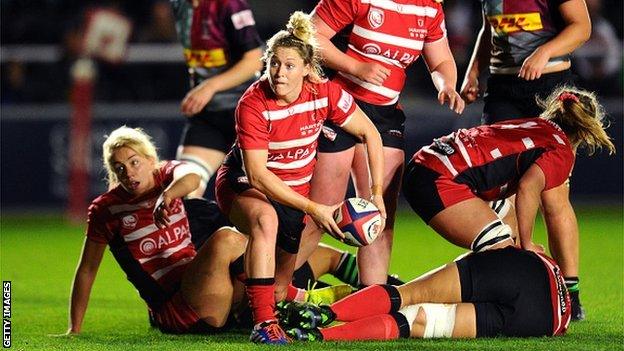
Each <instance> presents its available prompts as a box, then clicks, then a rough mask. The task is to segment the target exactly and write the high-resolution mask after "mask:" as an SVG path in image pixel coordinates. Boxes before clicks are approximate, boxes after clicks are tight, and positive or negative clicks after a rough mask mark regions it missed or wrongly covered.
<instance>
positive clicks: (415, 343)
mask: <svg viewBox="0 0 624 351" xmlns="http://www.w3.org/2000/svg"><path fill="white" fill-rule="evenodd" d="M577 215H578V218H579V224H580V231H581V273H580V276H581V300H582V302H583V304H584V306H585V308H586V311H587V320H586V321H583V322H578V323H573V324H571V326H570V328H569V330H568V334H567V335H566V336H565V337H557V338H529V339H513V338H512V339H481V340H400V341H391V342H344V343H323V344H318V343H295V344H292V345H289V346H285V347H284V348H285V349H294V350H318V349H319V348H321V347H322V348H326V349H331V350H406V349H418V350H506V349H516V350H520V349H522V350H549V351H550V350H553V351H554V350H609V351H612V350H624V300H623V296H624V284H623V281H624V280H623V278H624V259H623V256H624V245H623V243H624V236H623V233H624V232H623V224H622V208H621V207H617V206H616V207H602V208H596V207H593V208H589V207H586V208H580V209H578V211H577ZM538 222H539V220H538ZM396 228H397V232H396V234H395V244H394V252H393V256H392V265H391V271H392V272H393V273H398V274H399V275H400V276H401V278H402V279H405V280H409V279H411V278H413V277H416V276H418V275H420V274H422V273H424V272H426V271H428V270H429V269H431V268H434V267H436V266H439V265H440V264H443V263H445V262H447V261H450V260H452V259H453V258H455V257H456V256H457V255H459V254H460V253H462V252H463V251H462V250H461V249H459V248H457V247H455V246H453V245H451V244H449V243H447V242H446V241H444V240H443V239H442V238H440V237H439V236H438V235H437V234H435V233H433V232H432V231H431V229H429V228H428V227H427V226H425V225H424V224H423V223H422V221H421V220H420V219H418V218H417V217H416V215H414V214H412V213H408V212H403V213H401V214H400V215H399V216H398V221H397V225H396ZM0 230H1V231H0V235H1V236H0V238H1V247H0V254H1V256H0V257H1V258H0V259H1V261H0V263H1V265H0V267H1V275H2V280H10V281H11V282H12V316H11V319H10V320H11V323H12V343H13V345H12V348H13V349H16V350H146V349H149V350H252V349H258V348H265V349H266V348H270V346H258V345H253V344H251V343H250V342H249V341H248V333H247V332H244V333H243V332H240V333H228V334H222V335H207V336H203V335H190V336H171V335H163V334H161V333H160V332H158V331H156V330H153V329H150V328H149V326H148V323H147V313H146V309H145V305H144V303H143V302H142V301H141V300H140V298H139V296H138V294H137V293H136V291H135V290H134V289H133V288H132V287H131V285H130V284H129V283H128V282H127V281H126V279H125V277H124V275H123V272H122V271H121V269H119V268H118V266H117V264H116V262H115V261H114V260H113V258H112V256H111V255H110V253H109V252H108V251H107V253H106V254H105V256H104V260H103V262H102V265H101V267H100V271H99V273H98V277H97V279H96V281H95V285H94V286H93V290H92V292H91V299H90V303H89V308H88V310H87V314H86V316H85V320H84V323H83V331H82V334H81V335H79V336H72V337H54V336H51V335H53V334H60V333H63V332H64V331H65V330H66V328H67V315H68V307H67V306H68V299H69V291H70V284H71V281H72V278H73V273H74V270H75V267H76V264H77V260H78V255H79V253H80V249H81V245H82V240H83V232H84V226H72V225H69V224H67V223H65V222H64V221H63V220H62V219H61V218H60V217H55V216H39V217H32V216H29V217H27V216H6V215H5V216H3V218H2V219H1V222H0ZM536 230H537V232H536V239H537V240H536V241H538V242H540V243H544V244H545V243H546V240H545V234H544V230H543V225H542V224H541V223H538V224H537V226H536ZM326 242H327V243H331V244H333V245H336V246H340V245H339V244H338V243H337V242H336V241H334V240H332V239H331V238H328V239H326ZM340 247H343V248H344V246H340ZM510 274H513V272H510Z"/></svg>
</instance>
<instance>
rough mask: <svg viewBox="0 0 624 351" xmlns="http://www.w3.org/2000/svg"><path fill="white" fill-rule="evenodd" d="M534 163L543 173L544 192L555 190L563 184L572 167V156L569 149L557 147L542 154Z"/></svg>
mask: <svg viewBox="0 0 624 351" xmlns="http://www.w3.org/2000/svg"><path fill="white" fill-rule="evenodd" d="M535 163H536V164H537V165H538V166H539V167H540V168H541V169H542V172H544V177H545V179H546V184H545V186H544V191H546V190H550V189H552V188H556V187H558V186H559V185H561V184H563V183H564V182H565V181H566V180H567V179H568V177H570V173H572V167H573V166H574V154H573V153H572V151H571V150H570V149H569V148H564V147H557V148H555V149H551V150H548V151H546V152H544V153H543V154H542V155H541V156H540V157H539V158H538V159H537V160H535Z"/></svg>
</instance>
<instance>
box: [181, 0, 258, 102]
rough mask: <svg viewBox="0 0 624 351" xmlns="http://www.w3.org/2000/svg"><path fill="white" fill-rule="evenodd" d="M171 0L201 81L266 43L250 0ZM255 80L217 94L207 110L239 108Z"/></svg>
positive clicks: (191, 65)
mask: <svg viewBox="0 0 624 351" xmlns="http://www.w3.org/2000/svg"><path fill="white" fill-rule="evenodd" d="M170 1H171V4H172V6H173V10H174V14H175V17H176V30H177V32H178V37H179V39H180V42H181V43H182V46H183V47H184V58H185V59H186V64H187V66H188V67H189V73H191V74H192V75H193V76H195V77H196V78H197V80H198V81H202V80H204V79H207V78H210V77H213V76H215V75H218V74H221V73H222V72H223V71H225V70H227V69H229V68H230V67H231V66H232V65H234V64H235V63H236V62H238V61H239V60H240V59H241V58H242V56H243V54H245V52H247V51H249V50H252V49H255V48H258V47H260V46H262V41H261V40H260V36H259V35H258V31H257V30H256V26H255V24H256V22H255V20H254V16H253V13H252V12H251V9H250V8H249V5H248V4H247V1H246V0H202V1H200V2H199V5H198V6H197V7H196V8H193V6H192V5H191V1H188V0H170ZM252 82H253V79H252V80H249V81H247V82H244V83H242V84H240V85H239V86H237V87H235V88H232V89H230V90H227V91H223V92H219V93H217V94H215V96H214V97H213V98H212V100H211V101H210V103H209V104H208V106H206V109H208V110H220V109H227V108H234V107H236V103H237V101H238V99H239V98H240V96H241V95H242V94H243V93H244V92H245V89H247V87H248V86H249V85H250V84H251V83H252Z"/></svg>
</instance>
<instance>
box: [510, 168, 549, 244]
mask: <svg viewBox="0 0 624 351" xmlns="http://www.w3.org/2000/svg"><path fill="white" fill-rule="evenodd" d="M545 186H546V178H545V176H544V172H543V171H542V169H541V168H540V167H539V166H538V165H537V164H533V165H532V166H531V167H529V169H528V170H527V171H526V173H524V175H523V176H522V178H520V181H519V182H518V192H517V193H516V217H517V219H518V234H519V237H520V246H522V248H523V249H525V250H531V251H539V252H543V251H544V248H543V247H541V246H540V245H536V244H534V243H533V239H532V237H533V227H534V225H535V216H536V215H537V210H538V208H539V204H540V196H541V194H542V191H543V190H544V187H545Z"/></svg>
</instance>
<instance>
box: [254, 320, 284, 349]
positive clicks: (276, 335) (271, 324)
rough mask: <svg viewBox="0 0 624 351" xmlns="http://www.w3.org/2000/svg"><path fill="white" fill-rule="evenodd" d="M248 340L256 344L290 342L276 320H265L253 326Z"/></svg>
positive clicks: (282, 343)
mask: <svg viewBox="0 0 624 351" xmlns="http://www.w3.org/2000/svg"><path fill="white" fill-rule="evenodd" d="M249 340H251V341H253V342H254V343H257V344H269V345H286V344H288V343H289V342H290V340H289V339H288V336H286V333H284V330H283V329H282V327H280V326H279V324H277V321H266V322H262V323H258V324H256V325H255V326H254V328H253V330H252V331H251V335H250V336H249Z"/></svg>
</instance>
